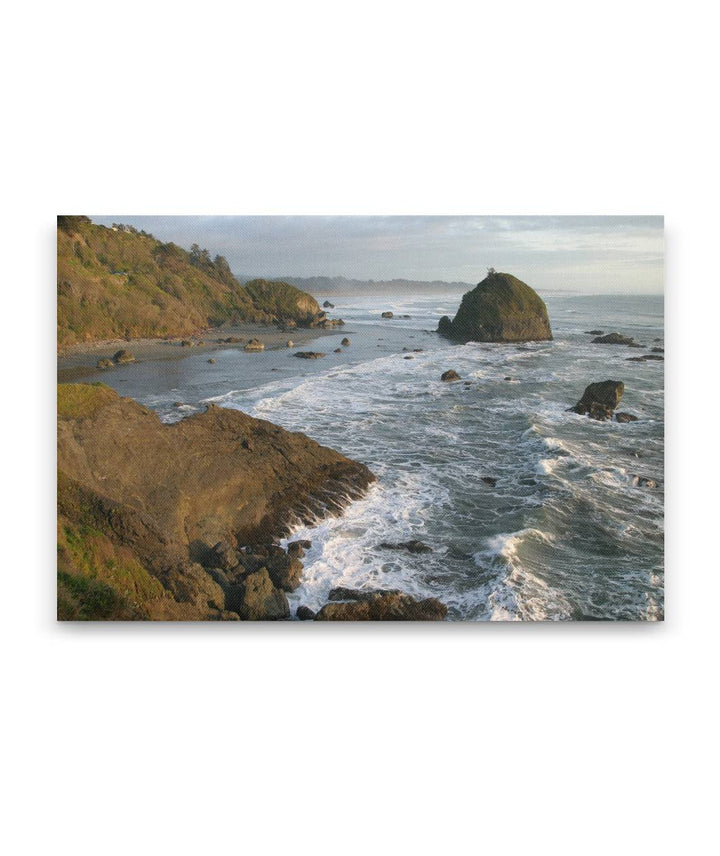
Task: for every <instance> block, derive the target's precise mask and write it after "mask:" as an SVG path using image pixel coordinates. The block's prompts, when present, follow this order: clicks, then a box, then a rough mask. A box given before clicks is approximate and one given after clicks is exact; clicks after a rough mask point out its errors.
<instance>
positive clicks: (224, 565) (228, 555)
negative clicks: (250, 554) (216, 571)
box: [205, 541, 240, 571]
mask: <svg viewBox="0 0 720 856" xmlns="http://www.w3.org/2000/svg"><path fill="white" fill-rule="evenodd" d="M205 564H206V565H207V566H209V567H212V568H220V569H221V570H223V571H232V570H233V569H234V568H237V566H238V565H239V564H240V555H239V553H238V551H237V550H235V549H234V548H233V547H232V545H230V544H229V543H228V542H227V541H218V542H217V544H215V546H214V547H213V548H212V549H211V550H210V553H209V555H208V557H207V560H206V561H205Z"/></svg>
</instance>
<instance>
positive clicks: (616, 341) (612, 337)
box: [592, 333, 635, 347]
mask: <svg viewBox="0 0 720 856" xmlns="http://www.w3.org/2000/svg"><path fill="white" fill-rule="evenodd" d="M592 344H593V345H630V346H631V347H633V346H634V345H635V340H634V339H633V338H632V336H622V335H621V334H620V333H608V334H607V335H605V336H598V337H597V338H595V339H593V340H592Z"/></svg>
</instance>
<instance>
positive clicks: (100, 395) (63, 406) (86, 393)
mask: <svg viewBox="0 0 720 856" xmlns="http://www.w3.org/2000/svg"><path fill="white" fill-rule="evenodd" d="M117 397H118V395H117V393H116V392H115V390H113V389H110V387H109V386H105V384H104V383H92V384H87V383H63V384H58V388H57V410H58V418H60V419H84V418H86V417H88V416H92V415H93V413H95V412H96V411H97V410H99V409H100V408H101V407H103V406H104V405H105V404H109V403H110V402H111V401H114V400H115V399H116V398H117Z"/></svg>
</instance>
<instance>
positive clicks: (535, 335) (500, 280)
mask: <svg viewBox="0 0 720 856" xmlns="http://www.w3.org/2000/svg"><path fill="white" fill-rule="evenodd" d="M438 333H441V334H442V335H443V336H446V337H447V338H449V339H453V340H454V341H457V342H533V341H543V340H547V339H552V331H551V329H550V319H549V318H548V314H547V308H546V306H545V303H544V302H543V300H542V299H541V298H540V297H539V295H538V294H537V293H536V292H535V291H534V290H533V289H532V288H531V287H530V286H529V285H526V284H525V283H524V282H521V281H520V280H519V279H517V278H516V277H514V276H512V275H511V274H509V273H490V274H488V276H487V277H486V278H485V279H484V280H483V281H482V282H480V283H478V285H477V286H476V287H475V288H474V289H473V290H472V291H468V292H467V294H465V295H464V296H463V299H462V302H461V303H460V308H459V309H458V311H457V314H456V316H455V318H454V319H452V320H450V318H449V317H448V316H447V315H445V316H443V317H442V318H441V319H440V323H439V325H438Z"/></svg>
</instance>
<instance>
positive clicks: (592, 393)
mask: <svg viewBox="0 0 720 856" xmlns="http://www.w3.org/2000/svg"><path fill="white" fill-rule="evenodd" d="M624 390H625V384H624V383H623V382H622V381H621V380H603V381H600V382H598V383H591V384H589V385H588V386H587V387H585V392H584V393H583V395H582V398H581V399H580V401H578V403H577V404H576V405H575V406H574V407H570V408H568V410H569V411H570V412H572V413H579V414H580V415H581V416H586V415H587V416H589V417H590V418H591V419H597V420H598V421H599V422H603V421H605V420H606V419H611V418H612V415H613V413H614V411H615V408H616V407H617V406H618V404H619V403H620V399H621V398H622V394H623V392H624Z"/></svg>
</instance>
